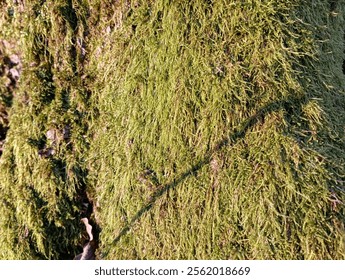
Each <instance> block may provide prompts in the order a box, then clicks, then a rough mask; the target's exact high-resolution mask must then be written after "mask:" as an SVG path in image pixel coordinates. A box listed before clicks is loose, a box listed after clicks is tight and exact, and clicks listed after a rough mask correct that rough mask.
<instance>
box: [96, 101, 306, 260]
mask: <svg viewBox="0 0 345 280" xmlns="http://www.w3.org/2000/svg"><path fill="white" fill-rule="evenodd" d="M308 100H309V99H308V98H303V97H302V98H293V97H290V98H287V99H283V100H279V101H274V102H271V103H269V104H267V105H265V106H263V107H262V108H260V109H258V111H257V113H255V114H254V115H253V116H251V117H249V118H248V119H246V120H245V121H243V122H242V124H241V125H240V127H239V129H237V130H234V131H233V132H232V133H230V135H229V137H228V138H225V139H222V140H220V141H219V142H218V144H217V145H216V147H215V148H214V149H212V150H210V151H209V152H208V153H206V154H205V156H204V158H203V159H202V160H200V161H199V162H197V163H196V164H195V165H194V166H192V167H191V168H190V169H188V170H187V171H185V172H184V173H182V174H181V175H180V176H179V177H178V178H176V179H174V180H173V181H172V182H170V183H167V184H165V185H163V186H161V187H160V189H159V190H158V191H156V192H155V193H154V194H153V196H152V199H151V200H150V202H148V203H147V204H146V205H144V206H143V207H142V208H141V209H140V210H139V211H138V212H137V213H136V214H135V215H134V217H133V218H132V219H131V220H130V222H129V223H128V225H127V226H125V227H124V228H122V230H121V231H120V233H119V234H118V235H117V237H116V238H115V239H114V240H113V241H112V242H111V243H110V244H109V245H115V244H116V243H118V242H119V241H120V239H121V238H122V236H124V235H125V234H126V233H127V232H128V231H129V230H130V229H131V228H132V226H133V225H134V223H135V222H136V221H138V220H139V219H140V218H141V216H142V215H143V214H145V213H146V212H148V211H150V209H151V208H152V207H153V206H154V204H155V202H156V201H157V199H159V198H160V197H161V196H162V195H163V194H165V193H166V192H168V191H169V190H171V189H174V188H175V187H176V186H177V185H179V184H180V183H181V182H183V181H184V180H185V179H186V178H187V177H189V176H191V175H196V174H197V172H198V171H199V170H200V169H201V168H202V167H203V166H205V165H207V164H209V163H210V162H211V160H212V155H213V154H214V153H215V152H219V151H220V150H222V149H223V148H224V147H225V146H231V145H234V144H235V143H236V142H238V141H239V140H241V139H243V138H244V137H245V135H246V133H247V131H248V130H249V129H250V128H252V127H253V126H255V124H256V123H257V122H258V121H259V120H261V119H263V117H264V116H265V115H267V114H270V113H272V112H276V111H279V110H281V109H285V110H286V112H290V111H291V110H296V109H297V111H300V110H301V107H302V105H303V104H306V103H307V102H308ZM157 185H158V186H159V183H158V184H157ZM110 247H111V246H108V249H106V250H105V251H103V252H101V258H105V257H106V256H107V255H108V254H109V251H110Z"/></svg>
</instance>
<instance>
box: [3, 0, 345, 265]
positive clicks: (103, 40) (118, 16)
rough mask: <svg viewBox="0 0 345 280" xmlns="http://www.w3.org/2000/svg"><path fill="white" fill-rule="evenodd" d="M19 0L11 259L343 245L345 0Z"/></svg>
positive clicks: (6, 253) (252, 253) (302, 250)
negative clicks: (86, 221)
mask: <svg viewBox="0 0 345 280" xmlns="http://www.w3.org/2000/svg"><path fill="white" fill-rule="evenodd" d="M9 2H10V1H8V3H7V4H5V5H4V7H2V8H3V9H7V10H8V9H9V8H11V9H13V15H11V16H9V17H8V18H4V19H2V20H3V22H6V23H7V25H6V28H7V29H8V30H10V29H11V28H12V29H13V30H14V31H16V32H17V33H11V32H10V33H11V34H18V38H19V40H18V47H19V49H20V50H21V53H22V60H23V72H22V73H21V77H20V80H19V83H18V86H17V87H16V89H15V94H14V97H13V103H12V105H11V106H10V107H9V108H8V109H6V110H8V112H9V113H8V127H9V129H8V132H7V134H6V142H5V144H4V148H3V154H2V155H1V158H0V193H1V196H0V201H1V203H0V211H1V213H2V215H1V217H0V234H1V237H2V238H1V239H0V246H1V248H2V250H1V252H0V258H2V259H42V258H44V259H46V258H48V259H62V258H73V256H74V255H75V254H76V253H77V251H78V249H80V247H79V246H80V245H81V244H80V242H81V239H82V235H83V225H82V223H81V222H80V217H81V213H82V211H83V210H82V208H83V202H84V200H85V198H88V200H89V201H91V202H92V203H93V213H92V215H91V219H92V221H93V223H94V225H97V227H95V228H97V229H98V230H99V231H100V233H99V236H98V237H97V239H98V245H99V248H98V250H97V255H98V258H103V259H344V258H345V228H344V225H345V204H344V203H345V187H344V182H345V169H344V166H345V165H344V164H345V135H344V133H345V75H344V72H343V63H344V50H345V44H344V33H345V21H344V19H345V18H344V13H345V3H344V1H343V0H339V1H321V0H320V1H304V0H299V1H280V0H274V1H263V0H260V1H259V0H248V1H231V0H227V1H225V0H224V1H209V0H208V1H206V0H197V1H167V0H154V1H144V0H143V1H116V2H115V1H97V0H84V1H82V0H78V1H77V0H76V1H72V0H69V1H66V0H65V1H63V0H59V1H30V3H26V4H25V6H22V5H21V4H17V5H13V4H11V3H12V2H11V3H9ZM113 2H114V3H113ZM23 7H24V9H23ZM10 20H11V21H13V22H15V24H8V22H9V21H10ZM4 24H5V23H4ZM4 26H5V25H4ZM2 36H5V35H2ZM1 94H2V92H1Z"/></svg>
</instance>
